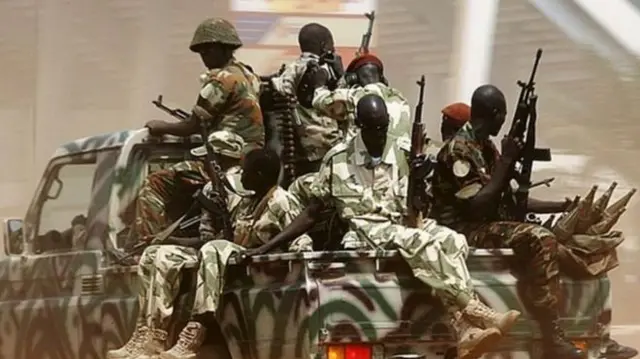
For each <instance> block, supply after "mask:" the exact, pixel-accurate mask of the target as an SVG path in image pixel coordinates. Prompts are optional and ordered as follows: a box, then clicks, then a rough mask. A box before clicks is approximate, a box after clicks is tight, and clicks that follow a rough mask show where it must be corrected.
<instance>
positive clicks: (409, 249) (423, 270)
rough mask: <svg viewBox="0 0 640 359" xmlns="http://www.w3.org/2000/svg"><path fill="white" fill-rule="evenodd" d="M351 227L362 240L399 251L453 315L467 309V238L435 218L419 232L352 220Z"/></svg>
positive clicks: (470, 288)
mask: <svg viewBox="0 0 640 359" xmlns="http://www.w3.org/2000/svg"><path fill="white" fill-rule="evenodd" d="M351 228H354V229H355V230H352V231H350V233H351V234H353V233H356V234H357V236H358V237H360V238H359V239H360V240H364V241H366V242H369V243H371V244H373V245H375V246H377V247H382V248H389V249H391V248H393V247H395V248H397V249H398V251H399V252H400V254H401V255H402V257H404V259H405V261H406V262H407V264H408V265H409V267H411V270H412V271H413V274H414V276H415V277H416V278H417V279H419V280H420V281H422V282H423V283H425V284H426V285H428V286H430V287H431V288H432V289H433V290H434V292H435V293H436V295H437V296H438V297H440V298H441V299H442V300H443V302H444V303H445V305H446V306H447V310H448V311H449V312H450V313H455V312H456V311H459V310H461V309H464V308H465V307H466V305H467V303H468V302H469V300H470V299H471V298H473V295H474V294H473V293H474V292H473V284H472V282H471V277H470V275H469V271H468V269H467V265H466V258H467V255H468V254H469V247H468V245H467V240H466V238H465V237H464V235H462V234H460V233H457V232H455V231H453V230H451V229H449V228H447V227H444V226H440V225H438V224H437V223H436V222H435V221H434V220H432V219H426V220H425V221H423V223H422V228H420V229H417V228H409V227H405V226H401V225H397V224H392V223H391V222H382V223H376V222H370V221H367V220H359V219H352V220H351ZM349 235H350V234H347V236H349ZM347 236H345V237H347Z"/></svg>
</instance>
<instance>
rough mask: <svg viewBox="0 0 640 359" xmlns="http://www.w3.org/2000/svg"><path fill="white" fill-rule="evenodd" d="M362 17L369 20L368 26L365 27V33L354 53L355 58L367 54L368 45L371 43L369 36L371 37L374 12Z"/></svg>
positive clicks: (374, 18) (374, 17)
mask: <svg viewBox="0 0 640 359" xmlns="http://www.w3.org/2000/svg"><path fill="white" fill-rule="evenodd" d="M364 16H366V17H367V19H369V26H368V27H367V32H365V33H364V34H363V35H362V40H361V41H360V47H359V48H358V51H356V57H359V56H361V55H363V54H367V53H369V44H370V43H371V35H373V23H374V22H375V20H376V12H375V11H372V12H368V13H365V14H364Z"/></svg>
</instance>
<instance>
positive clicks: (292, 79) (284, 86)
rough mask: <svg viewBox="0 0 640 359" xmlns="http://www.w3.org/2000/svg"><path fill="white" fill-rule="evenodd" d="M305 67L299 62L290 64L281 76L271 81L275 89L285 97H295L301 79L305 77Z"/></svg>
mask: <svg viewBox="0 0 640 359" xmlns="http://www.w3.org/2000/svg"><path fill="white" fill-rule="evenodd" d="M303 65H304V64H301V63H300V62H297V61H296V62H292V63H290V64H288V65H287V66H286V67H285V68H284V71H283V72H282V73H281V74H280V75H278V76H276V77H273V78H272V79H271V83H272V84H273V88H274V89H275V90H276V91H278V92H279V93H281V94H283V95H288V96H294V95H295V94H296V88H297V87H298V83H299V81H300V78H301V77H302V75H304V70H305V66H303Z"/></svg>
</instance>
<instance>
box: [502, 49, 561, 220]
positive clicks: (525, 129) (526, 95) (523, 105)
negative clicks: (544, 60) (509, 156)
mask: <svg viewBox="0 0 640 359" xmlns="http://www.w3.org/2000/svg"><path fill="white" fill-rule="evenodd" d="M541 57H542V49H538V51H537V52H536V58H535V61H534V63H533V70H532V71H531V76H530V77H529V81H528V82H527V83H524V82H522V81H518V82H517V83H518V86H520V96H519V97H518V103H517V105H516V111H515V113H514V115H513V121H512V123H511V128H510V129H509V134H508V136H509V137H511V138H514V139H515V138H517V139H520V140H521V141H522V143H523V148H522V152H521V153H520V158H519V159H518V161H517V163H518V164H519V166H516V167H517V168H514V174H513V178H514V179H515V180H516V182H517V183H518V189H517V190H516V193H515V208H514V211H515V216H516V220H517V221H521V222H524V221H525V220H526V219H527V205H528V201H529V190H530V189H531V188H533V187H535V186H537V185H541V184H544V185H547V186H549V183H550V182H551V181H552V180H553V179H550V180H546V181H541V182H539V183H537V184H532V183H531V171H532V169H533V161H544V162H548V161H551V151H550V150H549V149H548V148H536V121H537V120H538V113H537V109H536V105H537V101H538V96H537V95H536V94H535V82H534V80H535V76H536V72H537V70H538V64H539V63H540V58H541Z"/></svg>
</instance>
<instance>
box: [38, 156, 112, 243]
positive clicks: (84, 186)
mask: <svg viewBox="0 0 640 359" xmlns="http://www.w3.org/2000/svg"><path fill="white" fill-rule="evenodd" d="M117 155H118V150H117V149H116V150H107V151H99V152H91V153H83V154H79V155H75V156H74V155H70V156H65V157H61V158H57V159H55V160H53V161H52V162H51V163H50V164H49V167H48V168H47V170H46V171H45V176H44V178H43V180H42V183H41V184H40V186H39V191H38V193H37V195H36V197H35V198H36V200H35V202H34V203H32V204H31V206H30V208H29V214H28V215H27V220H28V222H30V226H32V228H33V231H34V232H35V233H34V234H35V236H34V237H35V238H34V243H33V250H34V252H36V253H43V252H51V251H66V250H72V249H75V250H78V249H84V248H85V247H86V243H87V241H88V239H89V238H92V237H93V236H97V237H100V236H102V235H104V234H103V233H92V232H91V231H92V228H90V227H89V226H91V224H93V223H98V222H101V221H104V220H106V218H102V217H104V216H105V215H106V213H105V211H104V209H106V208H108V206H107V203H108V198H109V197H108V196H109V191H110V189H111V185H112V183H113V167H114V165H115V160H116V158H117ZM98 217H100V218H98ZM95 227H96V228H102V227H103V226H95Z"/></svg>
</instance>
